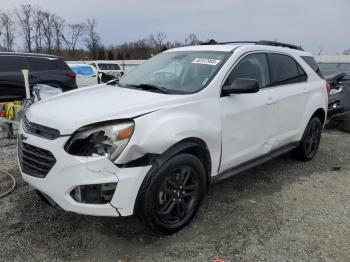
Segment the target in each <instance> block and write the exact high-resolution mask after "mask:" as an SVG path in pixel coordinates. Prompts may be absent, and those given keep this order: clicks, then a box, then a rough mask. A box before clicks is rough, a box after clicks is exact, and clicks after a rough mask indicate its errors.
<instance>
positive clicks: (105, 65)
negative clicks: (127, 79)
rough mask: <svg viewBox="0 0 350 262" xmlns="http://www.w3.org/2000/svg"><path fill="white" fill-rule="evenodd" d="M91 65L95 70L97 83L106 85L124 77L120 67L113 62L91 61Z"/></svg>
mask: <svg viewBox="0 0 350 262" xmlns="http://www.w3.org/2000/svg"><path fill="white" fill-rule="evenodd" d="M90 65H92V66H93V67H94V68H95V69H96V70H97V76H98V83H99V84H100V83H106V82H108V81H110V80H113V79H116V78H119V77H121V76H123V75H124V71H123V70H122V68H121V66H120V65H119V64H118V63H116V62H114V61H93V62H92V63H91V64H90Z"/></svg>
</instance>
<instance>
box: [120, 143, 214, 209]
mask: <svg viewBox="0 0 350 262" xmlns="http://www.w3.org/2000/svg"><path fill="white" fill-rule="evenodd" d="M185 153H187V154H192V155H194V156H196V157H198V159H199V160H200V161H201V162H202V164H203V166H204V169H205V171H206V174H205V175H206V177H205V179H206V189H207V188H208V186H209V184H210V181H211V170H212V161H211V156H210V152H209V149H208V146H207V144H206V143H205V142H204V141H203V140H202V139H200V138H196V137H189V138H185V139H183V140H181V141H179V142H177V143H176V144H174V145H172V146H171V147H169V148H168V149H167V150H166V151H165V152H164V153H163V154H160V155H154V154H149V155H145V156H143V157H141V158H140V159H142V165H144V164H146V163H147V164H149V165H152V167H151V169H150V170H149V171H148V173H147V175H146V177H145V178H144V180H143V182H142V184H141V186H140V188H139V192H138V193H137V197H136V201H135V206H134V214H136V213H137V212H138V210H139V208H140V206H139V203H140V201H139V200H140V196H141V195H142V192H143V191H145V190H146V188H147V187H148V186H149V185H150V183H151V181H152V174H155V173H156V171H157V170H158V169H159V168H160V167H161V166H162V165H163V164H164V163H165V162H166V161H168V160H169V159H171V158H172V157H174V156H176V155H178V154H185ZM132 162H139V160H134V161H131V162H130V163H128V164H126V165H127V166H130V164H131V165H133V164H132ZM123 166H125V165H123Z"/></svg>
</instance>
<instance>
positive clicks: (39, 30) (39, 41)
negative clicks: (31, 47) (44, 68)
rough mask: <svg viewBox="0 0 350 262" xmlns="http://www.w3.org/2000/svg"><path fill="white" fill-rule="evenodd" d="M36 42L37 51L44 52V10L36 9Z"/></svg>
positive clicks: (34, 22)
mask: <svg viewBox="0 0 350 262" xmlns="http://www.w3.org/2000/svg"><path fill="white" fill-rule="evenodd" d="M33 20H34V21H33V24H34V26H33V27H34V44H35V51H36V52H43V50H44V45H43V42H44V29H43V12H42V11H41V10H40V9H36V10H35V13H34V19H33Z"/></svg>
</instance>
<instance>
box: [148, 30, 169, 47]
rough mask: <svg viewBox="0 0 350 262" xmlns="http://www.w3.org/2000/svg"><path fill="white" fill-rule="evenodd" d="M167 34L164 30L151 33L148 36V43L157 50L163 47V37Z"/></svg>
mask: <svg viewBox="0 0 350 262" xmlns="http://www.w3.org/2000/svg"><path fill="white" fill-rule="evenodd" d="M166 38H167V35H166V34H165V33H164V32H158V33H156V34H155V35H153V34H151V35H150V37H149V41H150V44H151V45H153V46H154V48H156V49H157V50H158V51H161V50H162V49H163V48H164V44H165V39H166Z"/></svg>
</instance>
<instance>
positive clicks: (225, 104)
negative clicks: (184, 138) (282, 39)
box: [220, 53, 277, 172]
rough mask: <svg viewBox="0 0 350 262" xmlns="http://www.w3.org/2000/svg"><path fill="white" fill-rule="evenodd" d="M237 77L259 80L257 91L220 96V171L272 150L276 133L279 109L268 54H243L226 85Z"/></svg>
mask: <svg viewBox="0 0 350 262" xmlns="http://www.w3.org/2000/svg"><path fill="white" fill-rule="evenodd" d="M237 78H250V79H255V80H257V81H258V82H259V86H260V91H259V92H257V93H254V94H235V95H231V96H224V97H221V99H220V104H221V122H222V158H221V166H220V172H222V171H225V170H227V169H229V168H231V167H235V166H238V165H240V164H243V163H245V162H248V161H250V160H253V159H255V158H258V157H260V156H263V155H266V154H267V153H269V152H270V150H271V147H272V143H271V140H272V139H273V137H274V134H275V127H276V124H277V122H276V108H275V104H274V97H273V90H272V89H271V88H270V75H269V66H268V62H267V57H266V54H265V53H251V54H248V55H246V56H245V57H243V58H242V59H241V60H240V61H239V62H238V63H237V65H236V66H235V67H234V68H233V70H232V71H231V72H230V74H229V76H228V78H227V79H226V81H225V82H224V85H230V84H231V83H232V82H233V80H235V79H237Z"/></svg>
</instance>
